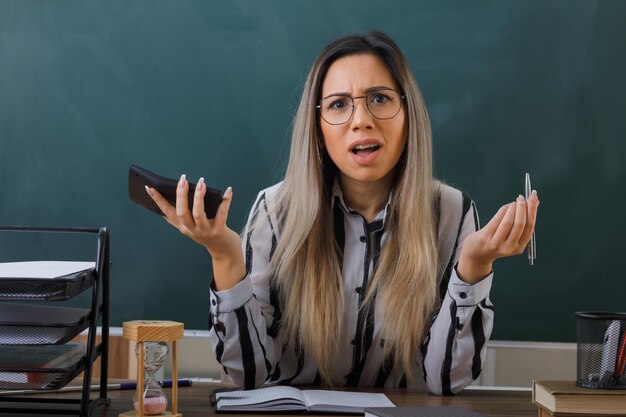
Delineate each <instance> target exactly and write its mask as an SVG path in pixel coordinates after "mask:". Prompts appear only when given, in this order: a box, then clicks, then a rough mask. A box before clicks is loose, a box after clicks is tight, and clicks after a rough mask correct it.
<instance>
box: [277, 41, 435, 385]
mask: <svg viewBox="0 0 626 417" xmlns="http://www.w3.org/2000/svg"><path fill="white" fill-rule="evenodd" d="M355 54H372V55H375V56H377V57H379V58H380V59H381V60H382V62H384V64H385V65H386V67H387V69H388V70H389V72H390V73H391V75H392V76H393V78H394V79H395V81H396V83H397V85H398V87H399V88H400V89H401V91H402V93H403V94H404V95H406V101H405V112H406V124H407V125H406V126H407V129H406V132H407V145H406V149H405V150H404V153H403V155H402V157H401V158H400V161H399V162H398V165H397V167H396V170H397V172H396V175H395V181H394V185H393V198H392V201H391V210H390V212H389V213H388V216H389V217H388V221H387V226H386V227H387V228H388V229H387V233H388V238H387V239H386V243H385V245H384V246H383V248H382V250H381V254H380V261H379V264H378V268H377V270H376V271H375V273H374V277H373V279H372V280H371V282H370V283H369V285H368V288H367V292H366V296H365V299H364V303H363V305H364V307H362V308H366V307H367V305H368V303H371V302H374V300H375V298H374V297H376V299H378V300H379V301H378V302H379V303H380V305H381V307H382V311H383V317H384V322H383V326H382V335H381V337H382V338H383V339H384V353H385V357H388V358H391V359H393V363H394V367H395V369H396V370H399V371H401V372H405V373H406V375H407V377H408V379H409V381H414V378H415V375H414V371H413V370H414V369H416V367H417V364H418V362H417V358H418V357H419V351H420V346H421V342H422V338H423V336H424V332H425V331H426V330H427V329H428V327H429V324H430V322H431V320H432V315H433V310H434V308H435V305H436V303H437V290H436V286H437V285H436V281H437V275H438V274H437V270H438V266H437V239H436V219H435V209H434V206H435V199H436V198H437V197H436V196H437V194H438V184H437V182H436V181H434V180H433V177H432V149H431V129H430V122H429V119H428V114H427V112H426V107H425V104H424V100H423V98H422V95H421V93H420V90H419V87H418V85H417V83H416V81H415V79H414V77H413V74H412V73H411V70H410V69H409V65H408V63H407V62H406V59H405V58H404V56H403V54H402V52H401V51H400V49H399V48H398V46H397V45H396V44H395V43H394V42H393V41H392V40H391V39H390V38H389V37H388V36H386V35H385V34H383V33H380V32H376V31H372V32H367V33H365V34H363V35H349V36H345V37H342V38H339V39H337V40H335V41H333V42H332V43H330V44H329V45H328V46H327V47H326V48H325V49H324V50H323V51H322V52H321V53H320V54H319V56H318V57H317V59H316V60H315V62H314V63H313V66H312V68H311V71H310V72H309V74H308V77H307V80H306V84H305V86H304V92H303V94H302V98H301V100H300V104H299V107H298V111H297V114H296V117H295V120H294V125H293V133H292V142H291V152H290V156H289V165H288V167H287V172H286V174H285V179H284V181H283V183H282V185H281V187H280V188H279V191H278V199H277V200H276V201H277V203H276V205H274V206H273V208H272V210H273V211H274V212H275V213H276V214H277V215H278V217H279V218H280V219H281V222H280V223H281V228H280V234H281V238H280V239H279V242H278V245H277V247H276V251H275V253H274V255H273V257H272V261H271V266H272V268H273V270H274V271H275V280H274V285H275V286H276V287H277V288H278V291H279V294H280V301H281V304H282V308H283V315H282V322H281V331H282V332H284V334H285V337H287V338H288V339H287V340H295V341H296V342H297V344H298V346H299V347H301V348H302V349H303V350H304V352H306V354H307V355H308V356H310V357H311V358H312V359H313V361H314V362H315V364H316V366H317V369H318V371H319V373H320V376H321V378H322V381H323V382H324V383H326V384H328V385H332V384H333V382H337V381H332V378H331V375H332V367H333V362H334V359H336V357H337V354H338V352H339V346H340V344H341V341H342V340H343V339H344V338H345V337H346V336H345V331H352V330H353V329H343V328H342V323H343V315H344V295H343V278H342V273H341V265H340V263H341V253H340V252H341V250H342V249H343V248H338V247H337V243H336V242H335V237H334V234H333V217H332V212H331V206H332V202H331V199H332V184H333V178H334V176H335V174H336V172H337V167H336V166H335V165H334V164H333V163H332V161H331V160H330V158H329V157H328V155H327V154H326V151H325V150H324V149H323V146H321V145H322V144H323V143H324V140H323V136H322V133H321V128H320V117H319V113H318V112H317V109H316V106H317V104H318V103H319V100H320V98H321V97H320V96H321V90H322V83H323V81H324V78H325V76H326V72H327V71H328V68H329V67H330V65H331V64H332V63H333V62H335V61H336V60H337V59H339V58H341V57H345V56H349V55H355Z"/></svg>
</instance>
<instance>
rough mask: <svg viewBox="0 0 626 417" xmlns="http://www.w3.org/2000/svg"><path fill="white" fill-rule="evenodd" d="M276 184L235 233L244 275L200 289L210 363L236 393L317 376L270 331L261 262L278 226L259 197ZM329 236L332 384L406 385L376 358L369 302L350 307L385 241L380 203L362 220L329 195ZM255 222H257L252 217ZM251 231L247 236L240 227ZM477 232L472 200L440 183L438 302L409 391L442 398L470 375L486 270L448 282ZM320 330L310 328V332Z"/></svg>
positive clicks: (269, 289)
mask: <svg viewBox="0 0 626 417" xmlns="http://www.w3.org/2000/svg"><path fill="white" fill-rule="evenodd" d="M279 185H280V184H277V185H274V186H273V187H270V188H268V189H265V190H263V191H261V192H260V193H259V195H258V197H257V199H256V202H255V204H254V206H253V208H252V211H251V213H250V217H249V219H248V224H247V226H246V229H245V231H244V239H243V246H244V256H245V261H246V267H247V271H248V272H247V275H246V277H245V278H244V279H243V280H242V281H241V282H239V283H238V284H237V285H236V286H235V287H233V288H231V289H228V290H224V291H215V289H214V288H212V289H211V292H210V304H211V305H210V324H209V327H210V339H211V343H212V346H213V349H214V352H215V355H216V358H217V360H218V362H219V363H220V364H221V365H222V367H223V368H224V371H225V373H226V375H228V377H230V378H231V379H232V381H233V382H235V383H236V384H238V385H240V386H243V387H244V388H246V389H250V388H254V387H256V386H259V385H262V384H265V383H270V384H272V383H273V384H293V385H319V384H320V377H319V374H318V372H317V370H316V368H315V366H314V364H313V363H312V361H311V360H310V358H307V354H306V352H304V351H302V349H299V348H298V347H297V346H296V344H295V343H293V341H292V340H285V338H284V336H283V335H282V333H281V332H280V318H281V306H280V303H279V297H278V294H277V293H276V291H275V289H274V287H273V286H271V285H270V281H271V278H272V271H270V270H269V268H268V265H269V262H270V259H271V257H272V254H273V252H274V249H275V247H276V244H277V242H278V240H279V239H280V230H279V227H278V221H277V219H276V218H275V217H273V215H270V214H269V212H268V210H267V207H268V201H271V199H272V198H273V197H274V196H275V194H276V191H277V189H278V187H279ZM331 209H332V211H333V221H334V231H335V238H336V240H337V242H338V244H339V247H340V248H343V258H342V262H343V265H342V273H343V280H344V297H345V314H344V323H343V325H344V327H343V328H344V329H345V337H344V339H345V340H343V341H342V343H341V347H340V349H341V352H340V354H339V355H337V358H336V359H335V362H336V363H335V366H334V367H333V376H332V378H333V383H334V384H335V385H336V386H379V387H398V386H399V387H402V386H406V384H407V382H406V377H405V375H404V374H403V373H399V372H394V371H392V369H393V366H392V364H390V363H389V360H387V361H385V360H384V358H383V354H382V353H383V347H382V345H383V343H384V341H382V340H381V338H380V337H379V335H380V333H381V328H380V326H381V324H382V313H381V309H380V308H378V309H377V302H374V303H372V305H371V307H370V308H369V310H367V311H365V310H363V309H360V308H359V307H360V306H361V303H362V301H363V297H364V296H365V294H364V291H363V289H364V288H366V286H367V282H368V280H369V279H371V277H372V276H373V271H374V270H375V269H376V265H377V262H378V254H379V253H380V250H381V248H382V247H383V246H384V245H385V241H386V239H387V237H388V233H386V228H385V220H386V218H387V211H388V209H389V204H387V206H386V207H385V209H384V210H382V211H381V212H380V213H379V214H378V216H377V217H376V218H375V219H374V220H373V221H372V222H371V223H369V224H367V223H366V222H365V220H364V219H363V217H362V216H361V215H359V214H358V213H356V212H355V211H353V210H351V209H350V208H349V207H347V206H346V204H345V203H344V201H343V197H342V193H341V189H340V187H339V186H338V184H337V183H336V184H335V187H334V190H333V205H332V208H331ZM259 216H261V217H260V218H258V217H259ZM252 222H254V223H255V227H254V228H253V229H252V230H250V224H251V223H252ZM478 228H479V223H478V214H477V212H476V207H475V205H474V203H473V202H472V201H471V200H470V199H469V197H468V196H467V195H465V194H463V193H462V192H460V191H458V190H456V189H454V188H452V187H449V186H447V185H442V186H441V197H440V200H439V204H438V256H439V265H440V266H441V268H440V270H441V273H440V276H439V277H438V283H439V292H440V296H441V297H440V298H441V304H440V306H439V309H438V311H437V313H436V315H435V317H433V320H432V324H431V326H430V329H429V330H428V331H427V332H426V334H425V337H424V340H423V343H422V346H421V350H420V351H421V354H420V355H419V357H416V358H415V362H414V363H415V369H414V374H415V375H418V376H419V378H418V382H417V385H418V386H419V387H423V388H425V389H427V390H429V391H430V392H432V393H434V394H440V395H450V394H453V393H456V392H458V391H460V390H462V389H463V388H464V387H465V386H467V385H468V384H469V383H471V382H472V381H473V380H474V379H476V378H477V377H478V376H479V374H480V371H481V367H482V362H483V360H484V356H485V350H486V341H487V340H488V339H489V336H490V335H491V330H492V327H493V307H492V304H491V303H490V301H489V291H490V288H491V281H492V278H493V273H491V274H490V275H489V276H488V277H487V278H485V279H484V280H482V281H481V282H479V283H477V284H474V285H469V284H466V283H465V282H463V281H461V280H460V279H459V277H458V276H457V273H456V269H455V265H456V263H457V262H458V259H459V255H460V250H461V246H462V244H463V240H464V239H465V237H466V236H467V235H468V234H470V233H472V232H474V231H475V230H477V229H478ZM321 331H324V329H320V332H321Z"/></svg>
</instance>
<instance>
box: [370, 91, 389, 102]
mask: <svg viewBox="0 0 626 417" xmlns="http://www.w3.org/2000/svg"><path fill="white" fill-rule="evenodd" d="M390 101H391V98H390V97H389V96H388V95H386V94H383V93H375V94H372V95H371V96H370V103H372V104H386V103H389V102H390Z"/></svg>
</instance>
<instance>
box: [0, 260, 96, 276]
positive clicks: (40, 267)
mask: <svg viewBox="0 0 626 417" xmlns="http://www.w3.org/2000/svg"><path fill="white" fill-rule="evenodd" d="M95 266H96V263H95V262H77V261H28V262H0V279H2V278H25V279H27V278H33V279H42V278H43V279H54V278H60V277H64V276H66V275H70V274H75V273H77V272H80V271H84V270H87V269H93V268H95Z"/></svg>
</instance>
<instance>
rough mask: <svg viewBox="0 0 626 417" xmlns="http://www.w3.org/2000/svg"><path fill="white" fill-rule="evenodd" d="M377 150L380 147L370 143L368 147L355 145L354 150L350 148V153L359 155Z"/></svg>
mask: <svg viewBox="0 0 626 417" xmlns="http://www.w3.org/2000/svg"><path fill="white" fill-rule="evenodd" d="M378 149H380V145H376V144H373V143H372V144H370V145H357V146H355V147H354V148H352V149H351V151H352V153H353V154H355V155H359V154H368V153H374V152H376V151H377V150H378Z"/></svg>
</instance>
